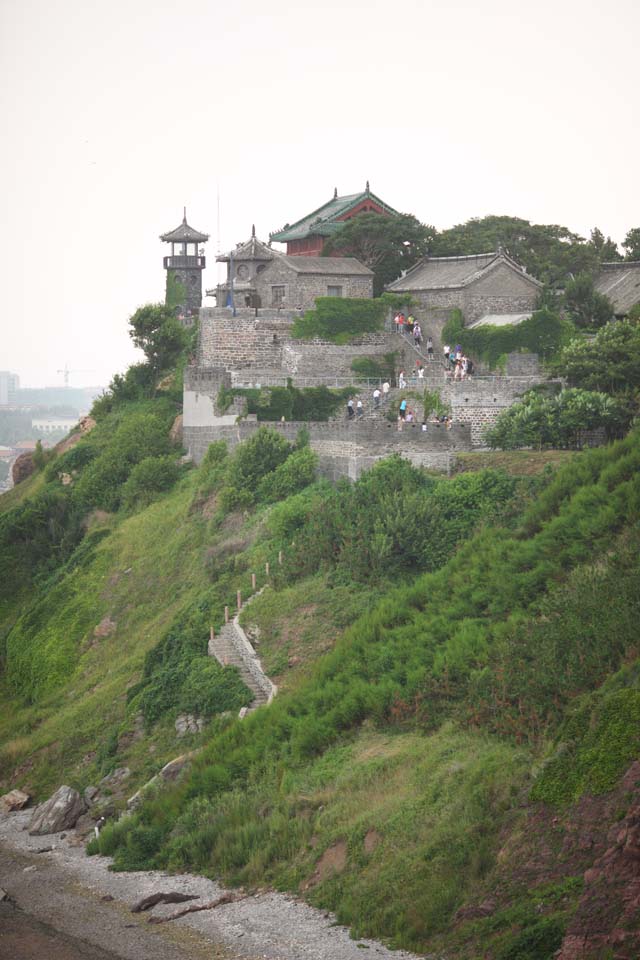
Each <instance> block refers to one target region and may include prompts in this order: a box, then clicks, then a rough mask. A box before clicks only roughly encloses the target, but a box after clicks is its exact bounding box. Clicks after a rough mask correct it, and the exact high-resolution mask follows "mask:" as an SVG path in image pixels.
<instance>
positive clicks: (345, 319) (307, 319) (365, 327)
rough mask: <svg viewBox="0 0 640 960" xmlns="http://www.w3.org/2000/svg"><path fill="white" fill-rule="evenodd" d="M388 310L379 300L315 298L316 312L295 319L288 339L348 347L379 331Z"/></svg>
mask: <svg viewBox="0 0 640 960" xmlns="http://www.w3.org/2000/svg"><path fill="white" fill-rule="evenodd" d="M387 310H388V306H387V304H386V303H385V302H384V300H382V299H379V298H378V299H375V300H365V299H360V298H357V297H318V298H317V299H316V307H315V310H307V312H306V313H305V314H304V316H302V317H298V318H297V319H296V320H295V321H294V323H293V327H292V328H291V335H292V336H293V337H296V338H298V339H301V340H312V339H315V338H317V339H319V340H330V341H331V342H333V343H342V344H344V343H349V342H350V341H351V340H353V339H354V338H355V337H359V336H362V335H363V334H365V333H375V332H376V331H378V330H382V327H383V324H384V318H385V315H386V313H387Z"/></svg>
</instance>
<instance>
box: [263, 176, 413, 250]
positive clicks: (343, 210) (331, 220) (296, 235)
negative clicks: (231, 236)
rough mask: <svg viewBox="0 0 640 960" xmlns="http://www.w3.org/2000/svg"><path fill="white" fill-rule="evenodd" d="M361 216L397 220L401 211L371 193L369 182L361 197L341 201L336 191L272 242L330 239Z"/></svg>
mask: <svg viewBox="0 0 640 960" xmlns="http://www.w3.org/2000/svg"><path fill="white" fill-rule="evenodd" d="M358 213H386V214H388V215H390V216H395V215H397V213H398V211H397V210H394V209H393V207H390V206H389V205H388V204H387V203H384V201H383V200H381V199H380V198H379V197H377V196H376V195H375V194H374V193H371V190H370V189H369V181H368V180H367V185H366V188H365V190H363V191H362V193H350V194H347V195H346V196H344V197H339V196H338V190H337V188H336V190H335V191H334V194H333V197H332V198H331V200H329V201H328V202H327V203H324V204H323V205H322V206H321V207H318V209H317V210H314V211H313V212H312V213H309V214H307V216H306V217H303V218H302V219H301V220H297V221H296V222H295V223H294V224H286V225H285V226H284V227H283V229H282V230H278V231H276V233H272V234H270V238H271V240H275V241H277V242H278V243H290V242H291V241H292V240H303V239H305V238H307V237H312V236H314V237H317V236H321V237H330V236H331V235H332V234H334V233H336V232H337V231H338V230H339V229H340V227H341V226H342V224H343V222H344V221H345V220H349V219H350V217H351V216H355V215H356V214H358Z"/></svg>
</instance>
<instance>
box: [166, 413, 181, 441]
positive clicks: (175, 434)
mask: <svg viewBox="0 0 640 960" xmlns="http://www.w3.org/2000/svg"><path fill="white" fill-rule="evenodd" d="M169 439H170V440H171V443H175V444H181V443H182V414H181V413H179V414H178V416H177V417H176V418H175V420H174V421H173V424H172V426H171V430H170V431H169Z"/></svg>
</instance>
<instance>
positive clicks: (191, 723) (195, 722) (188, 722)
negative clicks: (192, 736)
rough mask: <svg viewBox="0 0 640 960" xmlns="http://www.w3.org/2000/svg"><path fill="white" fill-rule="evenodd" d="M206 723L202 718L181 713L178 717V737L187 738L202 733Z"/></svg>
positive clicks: (176, 723) (176, 726)
mask: <svg viewBox="0 0 640 960" xmlns="http://www.w3.org/2000/svg"><path fill="white" fill-rule="evenodd" d="M205 723H206V721H205V720H203V718H202V717H194V716H193V715H192V714H191V713H181V714H180V716H179V717H176V722H175V728H176V735H177V736H178V737H185V736H186V735H187V734H188V733H202V731H203V730H204V727H205Z"/></svg>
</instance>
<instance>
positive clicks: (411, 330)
mask: <svg viewBox="0 0 640 960" xmlns="http://www.w3.org/2000/svg"><path fill="white" fill-rule="evenodd" d="M393 323H394V329H395V331H396V333H404V334H405V335H406V336H408V337H410V338H411V339H412V340H413V344H414V346H415V347H419V346H420V344H421V343H422V327H421V326H420V324H419V323H418V321H417V320H416V318H415V317H414V316H413V315H412V314H409V316H408V317H405V315H404V313H402V311H399V312H398V313H396V315H395V317H394V318H393ZM426 346H427V357H428V358H429V360H433V337H427V345H426Z"/></svg>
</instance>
